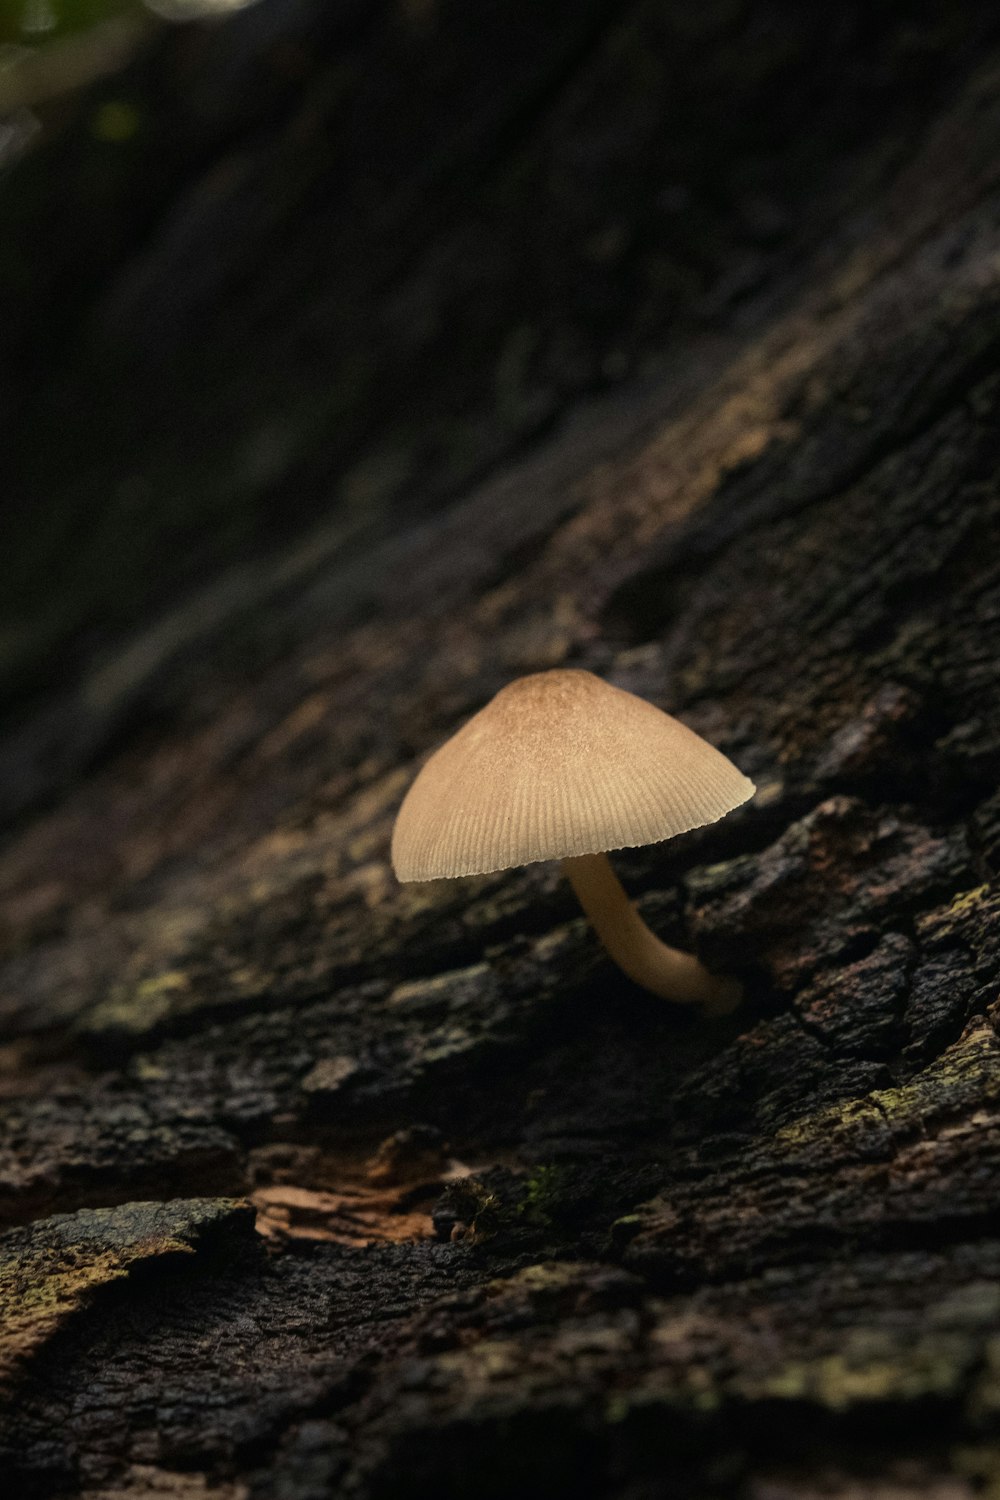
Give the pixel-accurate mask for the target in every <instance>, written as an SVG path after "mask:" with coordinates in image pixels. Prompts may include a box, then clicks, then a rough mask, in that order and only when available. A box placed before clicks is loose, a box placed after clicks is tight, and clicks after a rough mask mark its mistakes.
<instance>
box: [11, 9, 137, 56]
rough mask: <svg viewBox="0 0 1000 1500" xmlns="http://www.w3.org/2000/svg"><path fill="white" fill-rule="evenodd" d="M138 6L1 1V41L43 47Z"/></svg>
mask: <svg viewBox="0 0 1000 1500" xmlns="http://www.w3.org/2000/svg"><path fill="white" fill-rule="evenodd" d="M138 8H139V7H138V5H137V3H136V0H0V44H3V43H11V42H15V43H20V44H22V45H33V46H44V44H45V43H46V42H48V41H54V40H56V39H57V38H59V37H63V36H67V35H69V33H70V32H74V31H86V30H87V28H88V27H90V26H95V25H96V24H97V23H98V22H100V21H106V20H107V19H108V18H109V17H111V16H117V15H121V14H122V13H123V12H124V11H130V10H137V9H138Z"/></svg>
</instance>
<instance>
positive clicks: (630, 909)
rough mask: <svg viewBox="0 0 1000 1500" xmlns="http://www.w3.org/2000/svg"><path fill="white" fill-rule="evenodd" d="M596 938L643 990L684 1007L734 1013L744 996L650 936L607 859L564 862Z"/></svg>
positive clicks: (688, 955) (597, 857)
mask: <svg viewBox="0 0 1000 1500" xmlns="http://www.w3.org/2000/svg"><path fill="white" fill-rule="evenodd" d="M562 867H563V871H564V872H565V874H566V877H567V879H568V880H569V882H570V885H572V887H573V889H574V891H575V892H576V894H577V898H578V900H579V902H580V905H581V906H582V907H583V909H584V911H585V912H586V914H587V918H588V920H589V921H590V925H591V926H592V927H593V929H594V931H595V932H596V933H597V936H598V937H599V938H600V940H601V942H602V943H603V945H604V947H605V948H606V949H607V951H608V953H609V954H610V955H611V957H612V958H613V959H614V961H615V963H616V964H617V965H618V967H619V968H620V969H622V970H624V972H625V973H626V974H627V975H628V977H629V978H630V979H633V980H634V981H635V983H636V984H638V985H641V986H642V988H643V989H646V990H651V991H652V993H653V994H654V995H660V996H662V998H663V999H664V1000H676V1001H678V1002H679V1003H680V1004H682V1005H703V1006H704V1007H705V1008H706V1009H707V1010H708V1011H709V1012H710V1013H711V1014H713V1015H724V1014H726V1013H727V1012H728V1011H731V1010H734V1009H735V1008H736V1006H737V1005H738V1004H739V1002H740V999H741V997H742V994H743V986H742V985H741V984H740V983H739V982H738V981H737V980H735V979H720V978H718V977H717V976H716V975H714V974H710V973H709V972H708V970H707V969H706V968H705V966H704V964H702V963H700V962H699V961H698V959H697V958H695V956H694V954H693V953H681V952H679V951H678V949H676V948H671V947H669V946H668V944H666V943H663V942H661V941H660V939H659V938H658V937H657V936H656V935H655V933H652V932H650V930H649V928H648V927H647V926H646V924H645V922H644V921H643V920H642V918H641V917H640V915H639V913H638V912H637V911H636V909H635V907H634V906H633V905H632V903H631V901H630V900H629V899H628V897H627V896H626V894H625V891H624V890H623V888H622V883H621V881H620V880H619V879H618V876H617V875H616V874H615V872H614V870H612V868H611V866H610V864H609V863H608V859H607V855H605V854H580V855H576V856H574V857H573V858H569V859H564V860H563V861H562Z"/></svg>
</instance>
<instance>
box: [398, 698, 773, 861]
mask: <svg viewBox="0 0 1000 1500" xmlns="http://www.w3.org/2000/svg"><path fill="white" fill-rule="evenodd" d="M753 793H754V784H753V782H752V781H748V780H747V778H746V777H745V776H744V775H743V774H742V773H741V772H740V771H738V770H737V769H736V767H735V766H734V765H733V764H732V762H731V761H729V760H727V759H726V757H725V756H724V755H722V754H721V753H720V752H719V751H718V750H715V749H713V747H712V746H711V745H709V744H708V743H707V742H706V741H705V740H703V739H702V738H701V736H700V735H697V734H695V733H694V731H693V730H691V729H688V728H687V726H686V725H684V724H681V723H680V721H679V720H677V719H673V718H671V717H670V715H669V714H665V713H662V712H661V711H660V709H658V708H654V706H653V705H652V704H651V703H647V702H646V701H645V700H644V699H642V698H637V697H635V695H634V694H633V693H626V692H624V691H623V690H622V689H621V688H616V687H612V686H611V685H610V683H607V682H603V681H602V680H601V679H600V678H599V677H595V676H594V675H593V673H591V672H578V671H561V670H560V671H554V672H537V673H535V674H534V675H532V676H531V677H521V678H519V679H518V680H517V681H516V682H512V683H510V684H509V685H508V686H507V687H505V688H503V689H501V691H500V692H499V693H497V695H496V697H495V698H494V699H493V700H492V701H491V702H490V703H488V704H487V705H486V707H485V708H484V709H481V710H480V712H479V713H477V714H476V715H474V717H473V718H471V719H470V720H469V722H468V723H467V724H465V725H464V726H463V727H462V728H461V729H460V730H458V732H457V733H456V734H454V735H453V736H452V738H451V739H450V740H448V741H447V742H446V743H445V744H443V745H442V746H441V748H440V750H438V751H436V752H435V754H434V755H432V756H431V758H430V760H429V761H428V762H427V764H426V765H425V766H424V768H423V770H422V771H421V772H420V774H419V775H418V777H417V779H416V780H415V781H414V783H413V785H412V786H411V787H410V790H409V791H408V793H407V794H406V797H405V798H404V800H403V805H402V807H401V808H400V810H399V816H398V817H397V819H396V826H395V828H394V830H393V835H392V863H393V868H394V869H395V871H396V875H397V877H398V878H399V879H400V880H438V879H440V878H442V877H448V876H455V875H485V874H486V873H487V872H488V871H490V870H507V869H510V868H511V867H512V866H514V865H526V864H530V863H531V862H532V861H534V860H539V859H565V858H566V857H567V856H570V855H576V854H597V853H600V852H601V851H603V850H606V849H624V848H627V847H630V846H633V845H636V844H655V843H658V842H659V841H660V840H661V839H668V838H672V837H673V836H674V834H677V833H685V832H686V831H687V830H688V829H689V828H700V827H701V826H702V825H703V824H705V823H714V822H716V820H717V819H718V818H721V817H722V816H723V815H724V814H725V813H727V812H731V811H732V810H733V808H734V807H739V805H740V803H741V802H746V801H747V799H748V798H749V797H752V796H753Z"/></svg>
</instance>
